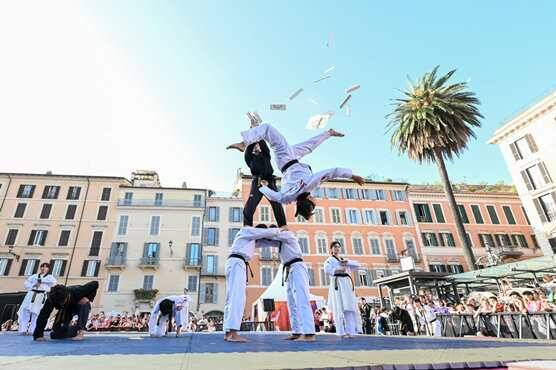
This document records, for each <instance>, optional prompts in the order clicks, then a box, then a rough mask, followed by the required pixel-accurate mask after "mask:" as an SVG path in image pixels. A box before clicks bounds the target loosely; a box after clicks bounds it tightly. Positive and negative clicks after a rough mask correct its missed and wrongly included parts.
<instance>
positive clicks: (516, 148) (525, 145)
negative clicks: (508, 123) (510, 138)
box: [510, 134, 538, 161]
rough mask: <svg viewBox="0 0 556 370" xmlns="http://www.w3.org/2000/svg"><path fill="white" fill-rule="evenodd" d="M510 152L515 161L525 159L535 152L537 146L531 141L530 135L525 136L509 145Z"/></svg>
mask: <svg viewBox="0 0 556 370" xmlns="http://www.w3.org/2000/svg"><path fill="white" fill-rule="evenodd" d="M510 150H511V151H512V154H513V156H514V159H515V160H516V161H519V160H520V159H523V158H527V157H528V156H530V155H531V154H532V153H535V152H537V150H538V149H537V144H536V143H535V140H534V139H533V136H531V134H527V135H525V136H524V137H522V138H521V139H519V140H516V141H514V142H513V143H511V144H510Z"/></svg>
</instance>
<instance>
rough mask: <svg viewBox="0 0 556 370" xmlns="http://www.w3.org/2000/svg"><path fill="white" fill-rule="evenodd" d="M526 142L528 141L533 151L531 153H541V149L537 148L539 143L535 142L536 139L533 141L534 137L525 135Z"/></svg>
mask: <svg viewBox="0 0 556 370" xmlns="http://www.w3.org/2000/svg"><path fill="white" fill-rule="evenodd" d="M525 140H527V144H528V145H529V149H531V153H536V152H538V151H539V148H537V143H536V142H535V139H533V135H531V134H527V135H525Z"/></svg>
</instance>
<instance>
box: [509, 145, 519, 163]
mask: <svg viewBox="0 0 556 370" xmlns="http://www.w3.org/2000/svg"><path fill="white" fill-rule="evenodd" d="M510 150H511V151H512V154H513V156H514V159H515V160H516V161H519V160H520V159H521V154H520V153H519V150H517V145H515V143H511V144H510Z"/></svg>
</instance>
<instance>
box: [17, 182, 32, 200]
mask: <svg viewBox="0 0 556 370" xmlns="http://www.w3.org/2000/svg"><path fill="white" fill-rule="evenodd" d="M34 192H35V185H19V189H18V190H17V197H18V198H33V193H34Z"/></svg>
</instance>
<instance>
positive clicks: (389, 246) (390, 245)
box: [384, 239, 398, 260]
mask: <svg viewBox="0 0 556 370" xmlns="http://www.w3.org/2000/svg"><path fill="white" fill-rule="evenodd" d="M384 245H385V246H386V255H387V256H388V258H389V259H393V260H396V259H397V258H398V254H397V252H396V247H395V245H394V240H392V239H384Z"/></svg>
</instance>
